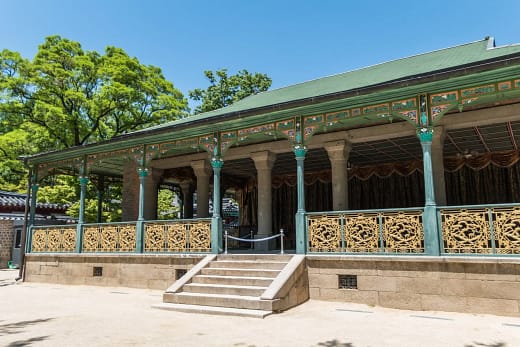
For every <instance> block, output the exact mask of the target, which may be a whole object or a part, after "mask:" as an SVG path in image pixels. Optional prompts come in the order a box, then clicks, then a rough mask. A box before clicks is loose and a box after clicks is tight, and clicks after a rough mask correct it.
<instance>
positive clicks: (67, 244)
mask: <svg viewBox="0 0 520 347" xmlns="http://www.w3.org/2000/svg"><path fill="white" fill-rule="evenodd" d="M76 230H77V226H76V225H45V226H35V227H33V228H32V229H31V232H32V235H31V244H30V247H28V248H26V249H29V250H30V252H56V253H73V252H75V251H76Z"/></svg>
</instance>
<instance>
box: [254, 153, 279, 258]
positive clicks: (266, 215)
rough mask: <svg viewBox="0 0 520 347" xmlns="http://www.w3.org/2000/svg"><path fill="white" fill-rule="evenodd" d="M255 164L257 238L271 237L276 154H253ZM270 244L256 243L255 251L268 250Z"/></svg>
mask: <svg viewBox="0 0 520 347" xmlns="http://www.w3.org/2000/svg"><path fill="white" fill-rule="evenodd" d="M251 159H253V161H254V162H255V167H256V172H257V183H258V187H257V188H258V233H257V238H263V237H266V236H271V235H272V233H273V216H272V215H273V213H272V211H273V210H272V204H273V198H272V184H271V170H272V168H273V165H274V162H275V161H276V154H274V153H271V152H269V151H263V152H254V153H251ZM268 246H269V244H268V242H257V243H255V249H258V250H268V249H269V247H268Z"/></svg>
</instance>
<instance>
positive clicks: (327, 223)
mask: <svg viewBox="0 0 520 347" xmlns="http://www.w3.org/2000/svg"><path fill="white" fill-rule="evenodd" d="M341 219H342V218H341V215H326V214H325V215H312V216H309V217H308V218H307V230H308V234H309V251H310V252H341V224H342V223H341Z"/></svg>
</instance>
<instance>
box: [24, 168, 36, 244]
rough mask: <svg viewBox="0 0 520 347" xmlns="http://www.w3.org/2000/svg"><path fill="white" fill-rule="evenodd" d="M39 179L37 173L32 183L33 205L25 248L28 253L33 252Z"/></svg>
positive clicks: (30, 210) (30, 211) (31, 206)
mask: <svg viewBox="0 0 520 347" xmlns="http://www.w3.org/2000/svg"><path fill="white" fill-rule="evenodd" d="M38 188H39V185H38V179H37V177H36V175H34V176H33V178H32V184H31V205H30V207H29V227H28V230H29V232H28V236H27V244H26V245H25V250H26V252H27V253H29V252H31V248H32V232H33V230H32V229H33V227H34V219H35V215H36V197H37V196H38Z"/></svg>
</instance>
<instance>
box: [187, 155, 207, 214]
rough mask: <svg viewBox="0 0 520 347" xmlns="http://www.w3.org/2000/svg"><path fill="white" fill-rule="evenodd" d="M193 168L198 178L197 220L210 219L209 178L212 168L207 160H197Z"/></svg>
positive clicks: (192, 163)
mask: <svg viewBox="0 0 520 347" xmlns="http://www.w3.org/2000/svg"><path fill="white" fill-rule="evenodd" d="M191 167H192V168H193V172H195V176H197V218H207V217H209V178H210V174H211V171H210V168H209V165H208V161H207V160H195V161H192V162H191Z"/></svg>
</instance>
